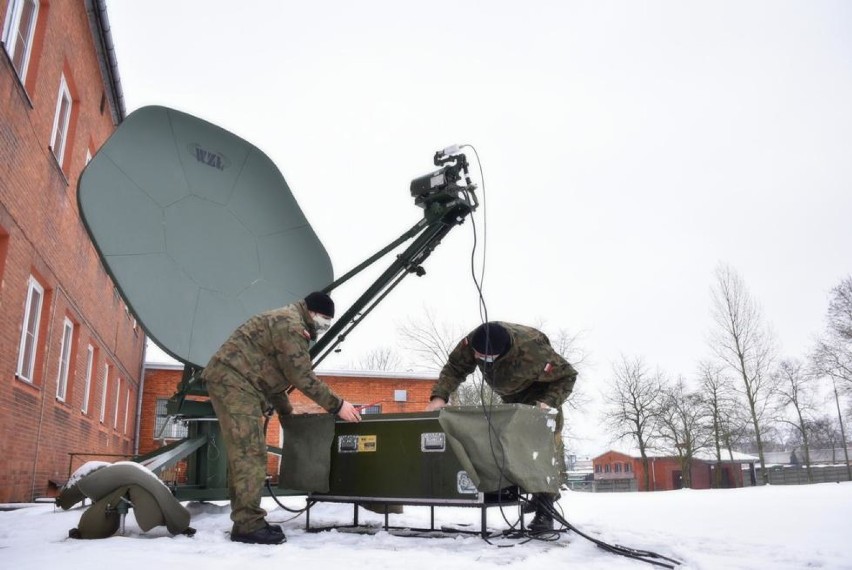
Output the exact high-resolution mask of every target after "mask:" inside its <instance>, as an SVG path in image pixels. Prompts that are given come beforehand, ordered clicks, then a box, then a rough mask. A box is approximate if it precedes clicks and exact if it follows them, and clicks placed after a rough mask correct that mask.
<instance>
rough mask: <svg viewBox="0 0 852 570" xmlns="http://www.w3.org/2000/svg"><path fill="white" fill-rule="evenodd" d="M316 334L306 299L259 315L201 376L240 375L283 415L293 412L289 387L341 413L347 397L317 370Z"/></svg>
mask: <svg viewBox="0 0 852 570" xmlns="http://www.w3.org/2000/svg"><path fill="white" fill-rule="evenodd" d="M314 338H316V331H315V328H314V324H313V321H312V319H311V318H310V316H309V314H308V309H307V306H306V305H305V302H304V301H298V302H296V303H293V304H292V305H287V306H285V307H281V308H279V309H273V310H271V311H266V312H263V313H260V314H257V315H255V316H253V317H252V318H250V319H249V320H247V321H246V322H245V323H243V324H242V325H240V326H239V327H238V328H237V329H236V330H235V331H234V332H233V333H232V334H231V336H230V338H228V340H226V341H225V343H224V344H223V345H222V346H221V347H220V348H219V350H218V351H217V352H216V354H214V355H213V356H212V358H211V359H210V362H209V363H208V364H207V367H206V368H205V369H204V371H203V372H202V374H201V376H202V377H203V378H204V380H205V381H206V382H216V381H217V380H218V381H221V380H222V379H223V378H225V377H230V378H233V377H234V375H237V376H239V377H241V378H242V379H244V380H245V381H246V382H248V383H249V384H250V385H251V386H253V387H254V388H255V389H256V390H257V391H259V392H260V393H261V394H262V395H263V396H264V397H265V398H266V400H267V401H268V402H269V403H271V404H272V405H273V406H274V407H275V409H276V411H278V413H279V414H280V415H284V414H289V413H290V412H292V410H293V407H292V406H291V404H290V399H289V398H288V397H287V389H288V388H289V387H290V386H295V387H296V388H298V389H299V390H300V391H301V392H302V393H304V394H305V395H306V396H308V397H309V398H310V399H311V400H313V401H314V402H316V403H317V404H319V405H320V406H322V407H323V408H324V409H326V410H328V411H330V412H333V413H336V412H337V411H338V410H339V409H340V406H341V405H342V404H343V399H342V398H340V396H338V395H337V394H335V393H334V392H333V391H332V390H331V388H329V387H328V385H327V384H326V383H325V382H323V381H322V380H320V379H319V378H317V376H316V374H314V372H313V365H312V364H311V357H310V353H309V352H308V349H309V348H310V342H311V340H313V339H314Z"/></svg>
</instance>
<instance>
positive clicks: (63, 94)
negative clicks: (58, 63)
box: [50, 73, 73, 166]
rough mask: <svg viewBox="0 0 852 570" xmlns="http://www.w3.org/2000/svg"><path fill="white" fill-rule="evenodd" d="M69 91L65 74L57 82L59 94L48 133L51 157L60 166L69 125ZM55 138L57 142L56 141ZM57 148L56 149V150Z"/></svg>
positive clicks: (70, 102) (71, 104)
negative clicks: (64, 105) (51, 126)
mask: <svg viewBox="0 0 852 570" xmlns="http://www.w3.org/2000/svg"><path fill="white" fill-rule="evenodd" d="M65 101H67V102H68V104H67V107H65V108H64V109H65V113H63V112H62V111H63V103H64V102H65ZM72 106H73V102H72V101H71V91H69V90H68V82H67V81H65V74H64V73H63V74H62V77H61V79H60V81H59V94H58V95H57V96H56V112H55V113H54V115H53V130H52V131H51V133H50V148H51V149H52V150H53V156H55V157H56V162H58V163H59V166H62V157H63V156H65V147H66V146H68V145H67V143H68V125H70V124H71V108H72ZM57 138H59V140H58V141H57ZM57 147H58V148H57Z"/></svg>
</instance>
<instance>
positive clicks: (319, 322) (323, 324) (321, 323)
mask: <svg viewBox="0 0 852 570" xmlns="http://www.w3.org/2000/svg"><path fill="white" fill-rule="evenodd" d="M312 316H313V318H314V326H316V328H317V334H319V333H324V332H325V331H327V330H328V329H329V328H330V327H331V317H326V316H325V315H320V314H319V313H312Z"/></svg>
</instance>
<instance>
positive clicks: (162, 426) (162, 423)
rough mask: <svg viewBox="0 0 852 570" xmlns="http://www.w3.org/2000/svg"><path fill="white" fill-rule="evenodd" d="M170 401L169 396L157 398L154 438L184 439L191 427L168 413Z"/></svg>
mask: <svg viewBox="0 0 852 570" xmlns="http://www.w3.org/2000/svg"><path fill="white" fill-rule="evenodd" d="M168 401H169V400H168V398H157V403H156V405H155V407H154V439H156V440H164V439H183V438H185V437H187V436H188V435H189V429H188V428H187V427H186V425H185V424H183V423H180V422H177V421H175V419H174V417H171V416H169V415H167V413H166V407H167V405H168Z"/></svg>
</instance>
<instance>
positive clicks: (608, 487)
mask: <svg viewBox="0 0 852 570" xmlns="http://www.w3.org/2000/svg"><path fill="white" fill-rule="evenodd" d="M567 485H568V488H569V489H571V490H572V491H582V492H586V493H631V492H633V491H637V490H638V488H637V486H636V479H600V480H597V481H568V483H567Z"/></svg>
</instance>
